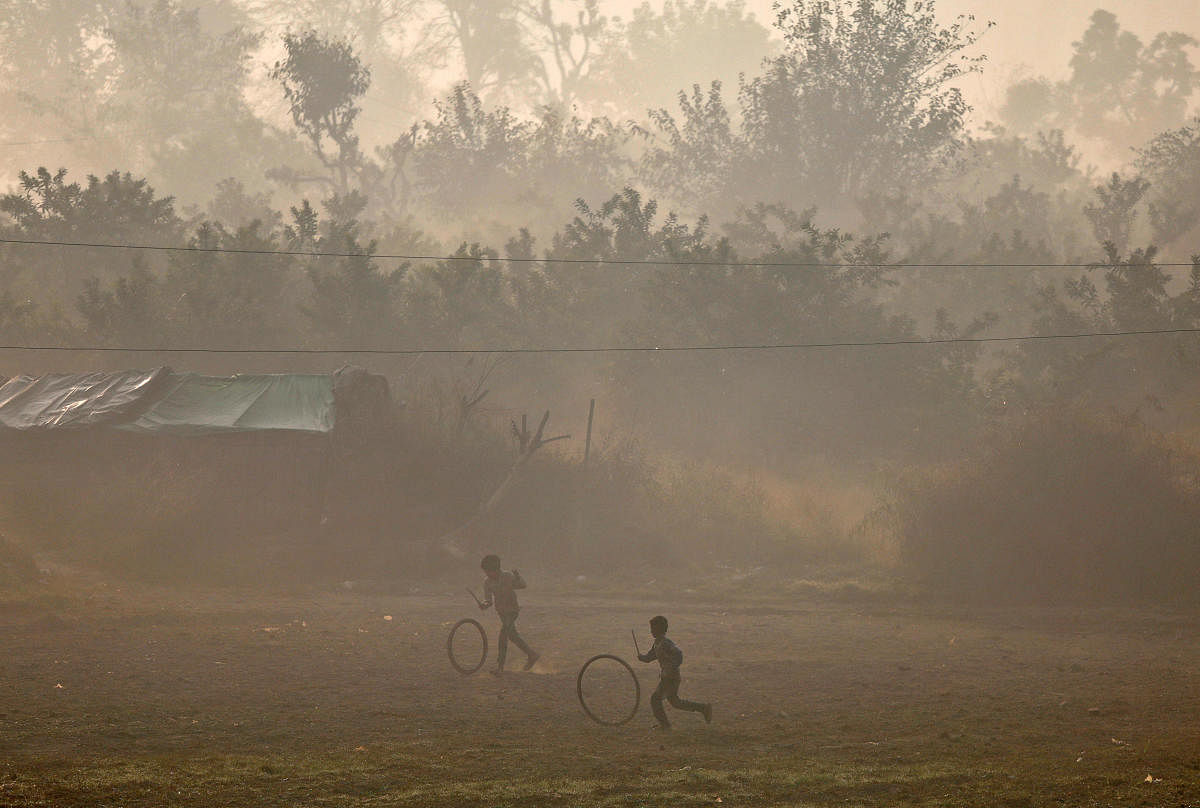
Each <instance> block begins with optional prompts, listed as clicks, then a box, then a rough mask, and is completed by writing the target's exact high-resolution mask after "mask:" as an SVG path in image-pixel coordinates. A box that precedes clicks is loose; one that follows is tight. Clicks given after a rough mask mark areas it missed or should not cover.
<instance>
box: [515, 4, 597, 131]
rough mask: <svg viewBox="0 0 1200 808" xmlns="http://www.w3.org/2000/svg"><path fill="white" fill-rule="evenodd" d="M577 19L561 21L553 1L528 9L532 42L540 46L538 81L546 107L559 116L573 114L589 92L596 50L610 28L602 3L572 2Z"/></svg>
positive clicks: (525, 9) (537, 64) (527, 7)
mask: <svg viewBox="0 0 1200 808" xmlns="http://www.w3.org/2000/svg"><path fill="white" fill-rule="evenodd" d="M571 5H572V6H576V8H575V19H574V20H573V21H572V20H570V16H569V15H568V18H567V20H565V21H564V20H560V19H559V17H558V15H557V14H556V12H555V9H554V6H553V5H551V3H550V0H541V2H540V3H539V2H537V0H533V2H530V3H529V4H528V5H526V6H525V7H524V11H523V13H524V16H525V18H526V25H527V28H528V29H529V35H530V38H531V39H533V40H534V41H535V43H536V49H537V51H536V52H537V57H538V58H537V59H536V60H535V64H536V67H537V71H536V80H537V83H538V85H539V88H540V90H541V94H542V99H543V103H544V104H545V105H546V106H548V107H550V108H551V109H552V110H554V111H555V112H558V113H560V114H561V113H564V112H565V111H566V110H569V109H570V108H571V106H572V105H573V104H574V103H575V101H576V100H577V99H578V98H579V96H580V94H581V92H582V91H583V90H584V89H585V88H586V86H587V83H588V81H589V80H590V78H591V76H590V71H591V68H592V63H593V61H594V58H593V55H594V48H595V47H596V46H597V45H598V43H599V41H600V39H601V37H602V36H603V34H604V31H605V28H606V27H607V25H608V19H607V18H606V17H604V16H603V15H601V14H600V5H599V3H598V0H571Z"/></svg>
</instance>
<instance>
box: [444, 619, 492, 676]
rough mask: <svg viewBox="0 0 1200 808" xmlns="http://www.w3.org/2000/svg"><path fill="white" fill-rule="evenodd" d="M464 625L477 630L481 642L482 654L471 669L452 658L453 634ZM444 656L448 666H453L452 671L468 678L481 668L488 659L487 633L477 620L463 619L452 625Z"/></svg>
mask: <svg viewBox="0 0 1200 808" xmlns="http://www.w3.org/2000/svg"><path fill="white" fill-rule="evenodd" d="M465 625H472V626H475V628H476V629H478V630H479V637H480V639H482V640H483V653H482V654H480V655H479V662H478V664H476V665H475V667H473V668H468V667H466V666H464V665H460V664H458V660H457V659H455V658H454V634H455V632H457V631H458V630H459V629H460V628H462V627H463V626H465ZM446 655H447V656H448V657H450V664H451V665H453V666H454V670H456V671H458V672H459V673H461V674H462V675H463V676H470V675H471V674H473V673H475V672H477V671H478V670H479V669H480V668H482V667H483V663H485V662H487V657H488V641H487V632H486V631H484V630H483V626H482V625H480V623H479V621H478V620H472V619H471V618H470V617H464V618H463V619H462V620H459V621H458V622H457V623H455V624H454V628H452V629H450V636H448V637H447V638H446Z"/></svg>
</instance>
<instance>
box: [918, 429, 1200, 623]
mask: <svg viewBox="0 0 1200 808" xmlns="http://www.w3.org/2000/svg"><path fill="white" fill-rule="evenodd" d="M1197 479H1200V461H1198V459H1197V458H1196V457H1195V456H1193V455H1191V454H1188V453H1186V452H1182V451H1178V450H1173V449H1172V448H1170V447H1168V446H1167V445H1166V444H1165V443H1164V442H1163V441H1162V440H1161V439H1160V438H1159V437H1158V436H1156V435H1153V434H1151V433H1150V432H1148V431H1147V430H1145V429H1143V428H1141V427H1139V426H1131V425H1129V424H1127V423H1126V424H1121V423H1117V422H1114V421H1104V420H1097V419H1094V418H1091V417H1087V416H1084V415H1079V414H1076V413H1059V414H1053V415H1047V416H1039V417H1030V418H1028V419H1027V420H1026V421H1025V422H1024V423H1022V424H1020V425H1019V427H1018V428H1016V429H1009V430H1008V431H1007V432H1006V433H1005V434H1004V435H1003V436H997V437H994V438H992V439H991V441H990V442H989V443H988V445H986V446H984V447H982V448H981V449H980V450H979V451H977V452H976V453H975V455H974V456H973V457H971V458H970V459H968V460H965V461H963V462H960V463H958V464H957V465H955V466H954V467H952V468H943V469H939V470H938V471H936V472H931V473H926V474H925V475H923V478H922V479H920V480H917V481H910V482H909V483H908V484H907V485H906V486H904V487H903V489H902V491H901V492H900V494H899V496H898V498H897V503H896V513H897V516H898V519H899V532H900V536H899V538H900V547H901V554H902V560H903V562H904V563H905V565H906V568H907V569H908V571H909V572H910V573H911V574H912V575H913V576H914V577H915V578H916V579H917V581H918V582H919V583H920V584H923V585H924V586H925V587H927V588H928V589H930V590H932V591H937V592H941V593H944V594H949V595H953V596H958V597H965V598H969V599H972V600H978V601H985V602H987V601H997V602H1020V601H1033V602H1042V603H1054V602H1061V603H1096V602H1129V601H1154V602H1172V601H1181V600H1192V601H1194V600H1196V599H1197V598H1198V597H1200V590H1197V588H1196V586H1195V581H1196V579H1197V573H1198V572H1200V527H1198V526H1200V494H1198V492H1197V488H1196V486H1195V480H1197Z"/></svg>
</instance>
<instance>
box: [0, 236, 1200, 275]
mask: <svg viewBox="0 0 1200 808" xmlns="http://www.w3.org/2000/svg"><path fill="white" fill-rule="evenodd" d="M0 244H12V245H26V246H40V247H77V248H87V249H114V250H141V251H151V252H193V253H217V254H220V253H227V254H231V255H272V256H293V257H302V258H367V259H371V260H403V261H481V262H482V261H500V262H504V263H512V264H589V265H594V264H600V265H613V266H687V267H700V266H713V267H763V268H772V267H774V268H812V269H822V268H824V269H835V268H838V269H1137V268H1139V267H1141V266H1156V267H1200V264H1198V263H1196V262H1192V261H1187V262H1183V261H1180V262H1170V261H1163V262H1158V261H1154V262H1149V263H1147V264H1145V265H1141V264H1111V263H1105V262H1102V261H1099V262H1098V261H1091V262H1087V263H1079V262H1062V263H1056V262H1046V263H1011V262H1008V263H1006V262H1000V263H979V262H976V263H966V262H915V261H913V262H908V261H904V262H897V263H849V262H845V261H720V260H711V259H694V260H685V261H681V260H654V259H634V258H629V259H625V258H550V257H544V258H523V257H511V256H492V255H414V254H405V253H365V252H337V251H326V250H263V249H251V248H239V247H201V246H196V245H174V246H173V245H167V244H130V243H109V242H92V241H50V240H44V239H18V238H0Z"/></svg>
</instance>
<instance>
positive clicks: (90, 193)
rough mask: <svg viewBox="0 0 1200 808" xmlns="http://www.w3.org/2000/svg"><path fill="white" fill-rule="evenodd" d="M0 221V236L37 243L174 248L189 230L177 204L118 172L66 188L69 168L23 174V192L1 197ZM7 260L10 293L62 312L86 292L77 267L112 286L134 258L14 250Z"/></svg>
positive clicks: (85, 252) (100, 253)
mask: <svg viewBox="0 0 1200 808" xmlns="http://www.w3.org/2000/svg"><path fill="white" fill-rule="evenodd" d="M0 214H2V215H3V219H0V234H4V235H6V236H9V237H13V238H23V239H33V240H40V241H67V242H70V241H76V242H79V241H82V242H99V243H106V244H176V243H178V239H180V238H181V236H182V233H183V230H184V223H183V221H182V220H181V219H180V218H179V217H178V216H177V215H176V213H175V207H174V199H173V198H172V197H169V196H168V197H159V196H157V195H156V194H155V191H154V189H153V188H152V187H151V186H150V184H149V183H148V182H147V181H146V180H145V179H135V178H134V177H133V176H132V175H131V174H129V173H124V174H122V173H121V172H118V171H113V172H111V173H109V174H107V175H106V176H105V177H104V178H103V179H101V178H99V177H96V176H93V175H89V176H88V177H87V181H86V183H85V184H83V185H81V184H80V183H77V182H69V181H68V180H67V170H66V169H65V168H63V169H59V170H58V171H55V172H50V171H49V170H48V169H46V168H39V169H38V170H37V171H36V172H34V173H33V174H30V173H27V172H25V171H22V172H20V174H19V185H18V189H17V190H15V191H13V192H10V193H7V194H4V195H3V196H0ZM4 259H5V260H4V263H5V265H6V272H7V276H8V277H7V279H6V280H7V281H8V283H9V284H11V285H10V286H9V287H8V288H9V289H10V290H12V291H13V292H14V293H16V294H18V295H21V296H29V297H31V298H33V297H36V298H37V299H39V300H42V301H45V303H46V304H50V305H57V306H59V307H60V308H63V309H66V308H69V307H71V305H72V303H73V302H74V301H75V299H76V296H77V295H78V294H79V292H80V290H81V279H80V277H79V267H80V266H86V267H88V269H89V270H90V272H91V274H92V275H94V276H95V277H97V278H99V279H100V280H101V282H108V281H110V280H112V279H114V278H116V277H118V276H124V275H125V274H126V273H127V272H128V271H129V268H130V267H131V265H132V256H131V254H130V253H128V252H125V251H122V250H112V249H93V250H87V249H83V248H56V249H47V248H44V247H36V246H29V247H21V246H20V245H12V246H10V247H9V248H8V249H7V250H6V255H5V257H4Z"/></svg>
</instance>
